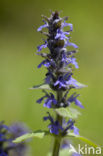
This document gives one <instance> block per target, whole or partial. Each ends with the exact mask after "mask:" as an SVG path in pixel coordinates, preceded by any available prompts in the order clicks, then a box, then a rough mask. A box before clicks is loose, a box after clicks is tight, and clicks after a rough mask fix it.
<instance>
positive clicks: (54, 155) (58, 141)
mask: <svg viewBox="0 0 103 156" xmlns="http://www.w3.org/2000/svg"><path fill="white" fill-rule="evenodd" d="M61 99H62V91H58V92H57V101H58V104H60V102H61ZM56 120H57V121H58V122H59V124H60V125H61V126H62V117H61V116H60V115H58V114H56ZM61 139H62V138H61V136H56V137H55V140H54V147H53V153H52V156H59V150H60V144H61Z"/></svg>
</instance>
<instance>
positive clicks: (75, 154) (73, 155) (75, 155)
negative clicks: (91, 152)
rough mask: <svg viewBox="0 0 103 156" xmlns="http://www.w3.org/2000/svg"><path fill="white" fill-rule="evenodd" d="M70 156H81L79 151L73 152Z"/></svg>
mask: <svg viewBox="0 0 103 156" xmlns="http://www.w3.org/2000/svg"><path fill="white" fill-rule="evenodd" d="M72 156H81V155H80V154H79V153H73V154H72Z"/></svg>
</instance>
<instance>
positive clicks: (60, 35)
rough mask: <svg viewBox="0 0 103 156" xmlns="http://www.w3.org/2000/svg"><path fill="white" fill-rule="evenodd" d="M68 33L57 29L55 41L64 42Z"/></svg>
mask: <svg viewBox="0 0 103 156" xmlns="http://www.w3.org/2000/svg"><path fill="white" fill-rule="evenodd" d="M69 34H70V33H69V32H63V31H62V30H61V29H57V34H56V36H55V39H60V40H65V39H68V37H67V36H66V35H69Z"/></svg>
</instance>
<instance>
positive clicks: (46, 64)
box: [38, 59, 50, 68]
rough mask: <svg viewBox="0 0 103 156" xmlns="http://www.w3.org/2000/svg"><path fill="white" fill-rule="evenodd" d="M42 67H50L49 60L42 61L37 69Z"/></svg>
mask: <svg viewBox="0 0 103 156" xmlns="http://www.w3.org/2000/svg"><path fill="white" fill-rule="evenodd" d="M42 65H44V66H45V67H47V68H48V67H50V61H49V60H47V59H46V60H43V61H42V62H41V63H40V64H39V65H38V68H41V66H42Z"/></svg>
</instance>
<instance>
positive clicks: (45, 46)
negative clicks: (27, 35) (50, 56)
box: [37, 41, 48, 52]
mask: <svg viewBox="0 0 103 156" xmlns="http://www.w3.org/2000/svg"><path fill="white" fill-rule="evenodd" d="M47 45H48V44H47V41H45V43H44V44H42V45H40V46H38V47H37V49H38V52H40V51H41V50H42V49H43V48H47Z"/></svg>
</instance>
